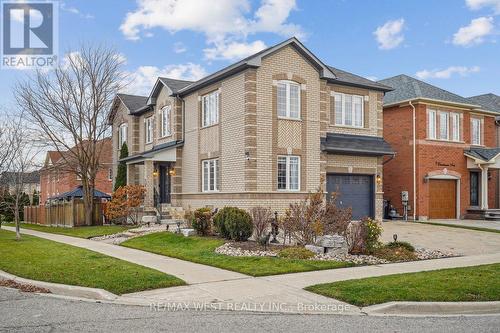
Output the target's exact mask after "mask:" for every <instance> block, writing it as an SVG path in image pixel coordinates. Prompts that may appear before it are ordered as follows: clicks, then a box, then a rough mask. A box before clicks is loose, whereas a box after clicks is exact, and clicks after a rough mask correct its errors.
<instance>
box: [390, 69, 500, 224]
mask: <svg viewBox="0 0 500 333" xmlns="http://www.w3.org/2000/svg"><path fill="white" fill-rule="evenodd" d="M380 83H382V84H384V85H388V86H390V87H393V88H394V90H393V91H391V92H388V93H387V94H386V95H385V97H384V108H383V110H384V111H383V116H384V117H383V118H384V121H383V126H384V131H383V133H384V139H385V140H386V141H387V142H388V143H389V144H390V145H391V147H392V148H393V150H394V151H395V152H396V155H395V156H394V158H392V159H387V158H386V160H385V162H384V168H383V169H384V199H386V200H388V201H390V204H391V205H393V206H394V207H395V208H396V210H397V212H398V213H399V214H402V212H403V205H402V200H401V192H402V191H408V194H409V198H408V199H409V200H408V205H409V207H410V210H409V213H408V216H409V218H412V217H413V218H416V219H419V220H427V219H455V218H490V217H495V215H496V214H499V213H500V212H499V211H497V210H495V209H492V208H498V197H499V194H498V186H497V184H498V180H497V179H498V168H499V167H500V158H499V154H500V149H499V148H497V125H496V117H497V116H498V115H500V108H493V107H488V106H486V105H484V104H480V103H477V102H474V101H473V100H471V99H467V98H464V97H461V96H458V95H456V94H453V93H451V92H448V91H446V90H443V89H440V88H438V87H435V86H432V85H430V84H427V83H425V82H422V81H419V80H417V79H414V78H412V77H409V76H406V75H398V76H395V77H391V78H388V79H385V80H381V81H380Z"/></svg>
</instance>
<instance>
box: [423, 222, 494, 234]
mask: <svg viewBox="0 0 500 333" xmlns="http://www.w3.org/2000/svg"><path fill="white" fill-rule="evenodd" d="M414 223H420V224H430V225H437V226H441V227H450V228H459V229H469V230H475V231H486V232H493V233H497V234H500V230H498V229H490V228H483V227H471V226H468V225H460V224H446V223H438V222H414Z"/></svg>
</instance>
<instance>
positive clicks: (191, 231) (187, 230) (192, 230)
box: [181, 228, 196, 237]
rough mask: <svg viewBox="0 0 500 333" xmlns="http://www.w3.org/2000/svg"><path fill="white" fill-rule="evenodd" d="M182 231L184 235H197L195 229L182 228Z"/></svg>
mask: <svg viewBox="0 0 500 333" xmlns="http://www.w3.org/2000/svg"><path fill="white" fill-rule="evenodd" d="M181 233H182V234H183V235H184V237H189V236H194V235H196V231H194V229H186V228H184V229H181Z"/></svg>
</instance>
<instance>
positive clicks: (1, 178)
mask: <svg viewBox="0 0 500 333" xmlns="http://www.w3.org/2000/svg"><path fill="white" fill-rule="evenodd" d="M18 176H19V175H18V174H17V173H16V172H4V173H2V175H0V189H1V191H2V192H9V193H10V194H13V193H14V191H15V188H16V183H17V181H16V179H17V177H18ZM22 183H23V189H22V192H24V193H26V194H28V195H29V197H30V200H31V199H32V196H33V192H37V193H39V192H40V173H39V172H38V171H32V172H25V173H24V174H23V175H22Z"/></svg>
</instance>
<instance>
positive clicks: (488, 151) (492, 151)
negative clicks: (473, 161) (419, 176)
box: [464, 148, 500, 162]
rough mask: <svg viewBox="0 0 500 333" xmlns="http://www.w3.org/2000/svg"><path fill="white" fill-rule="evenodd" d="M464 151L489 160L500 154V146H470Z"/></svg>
mask: <svg viewBox="0 0 500 333" xmlns="http://www.w3.org/2000/svg"><path fill="white" fill-rule="evenodd" d="M464 153H465V154H467V155H469V156H472V157H475V158H478V159H480V160H483V161H485V162H487V161H489V160H491V159H492V158H494V157H495V156H497V155H498V154H500V148H470V149H466V150H465V151H464Z"/></svg>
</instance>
